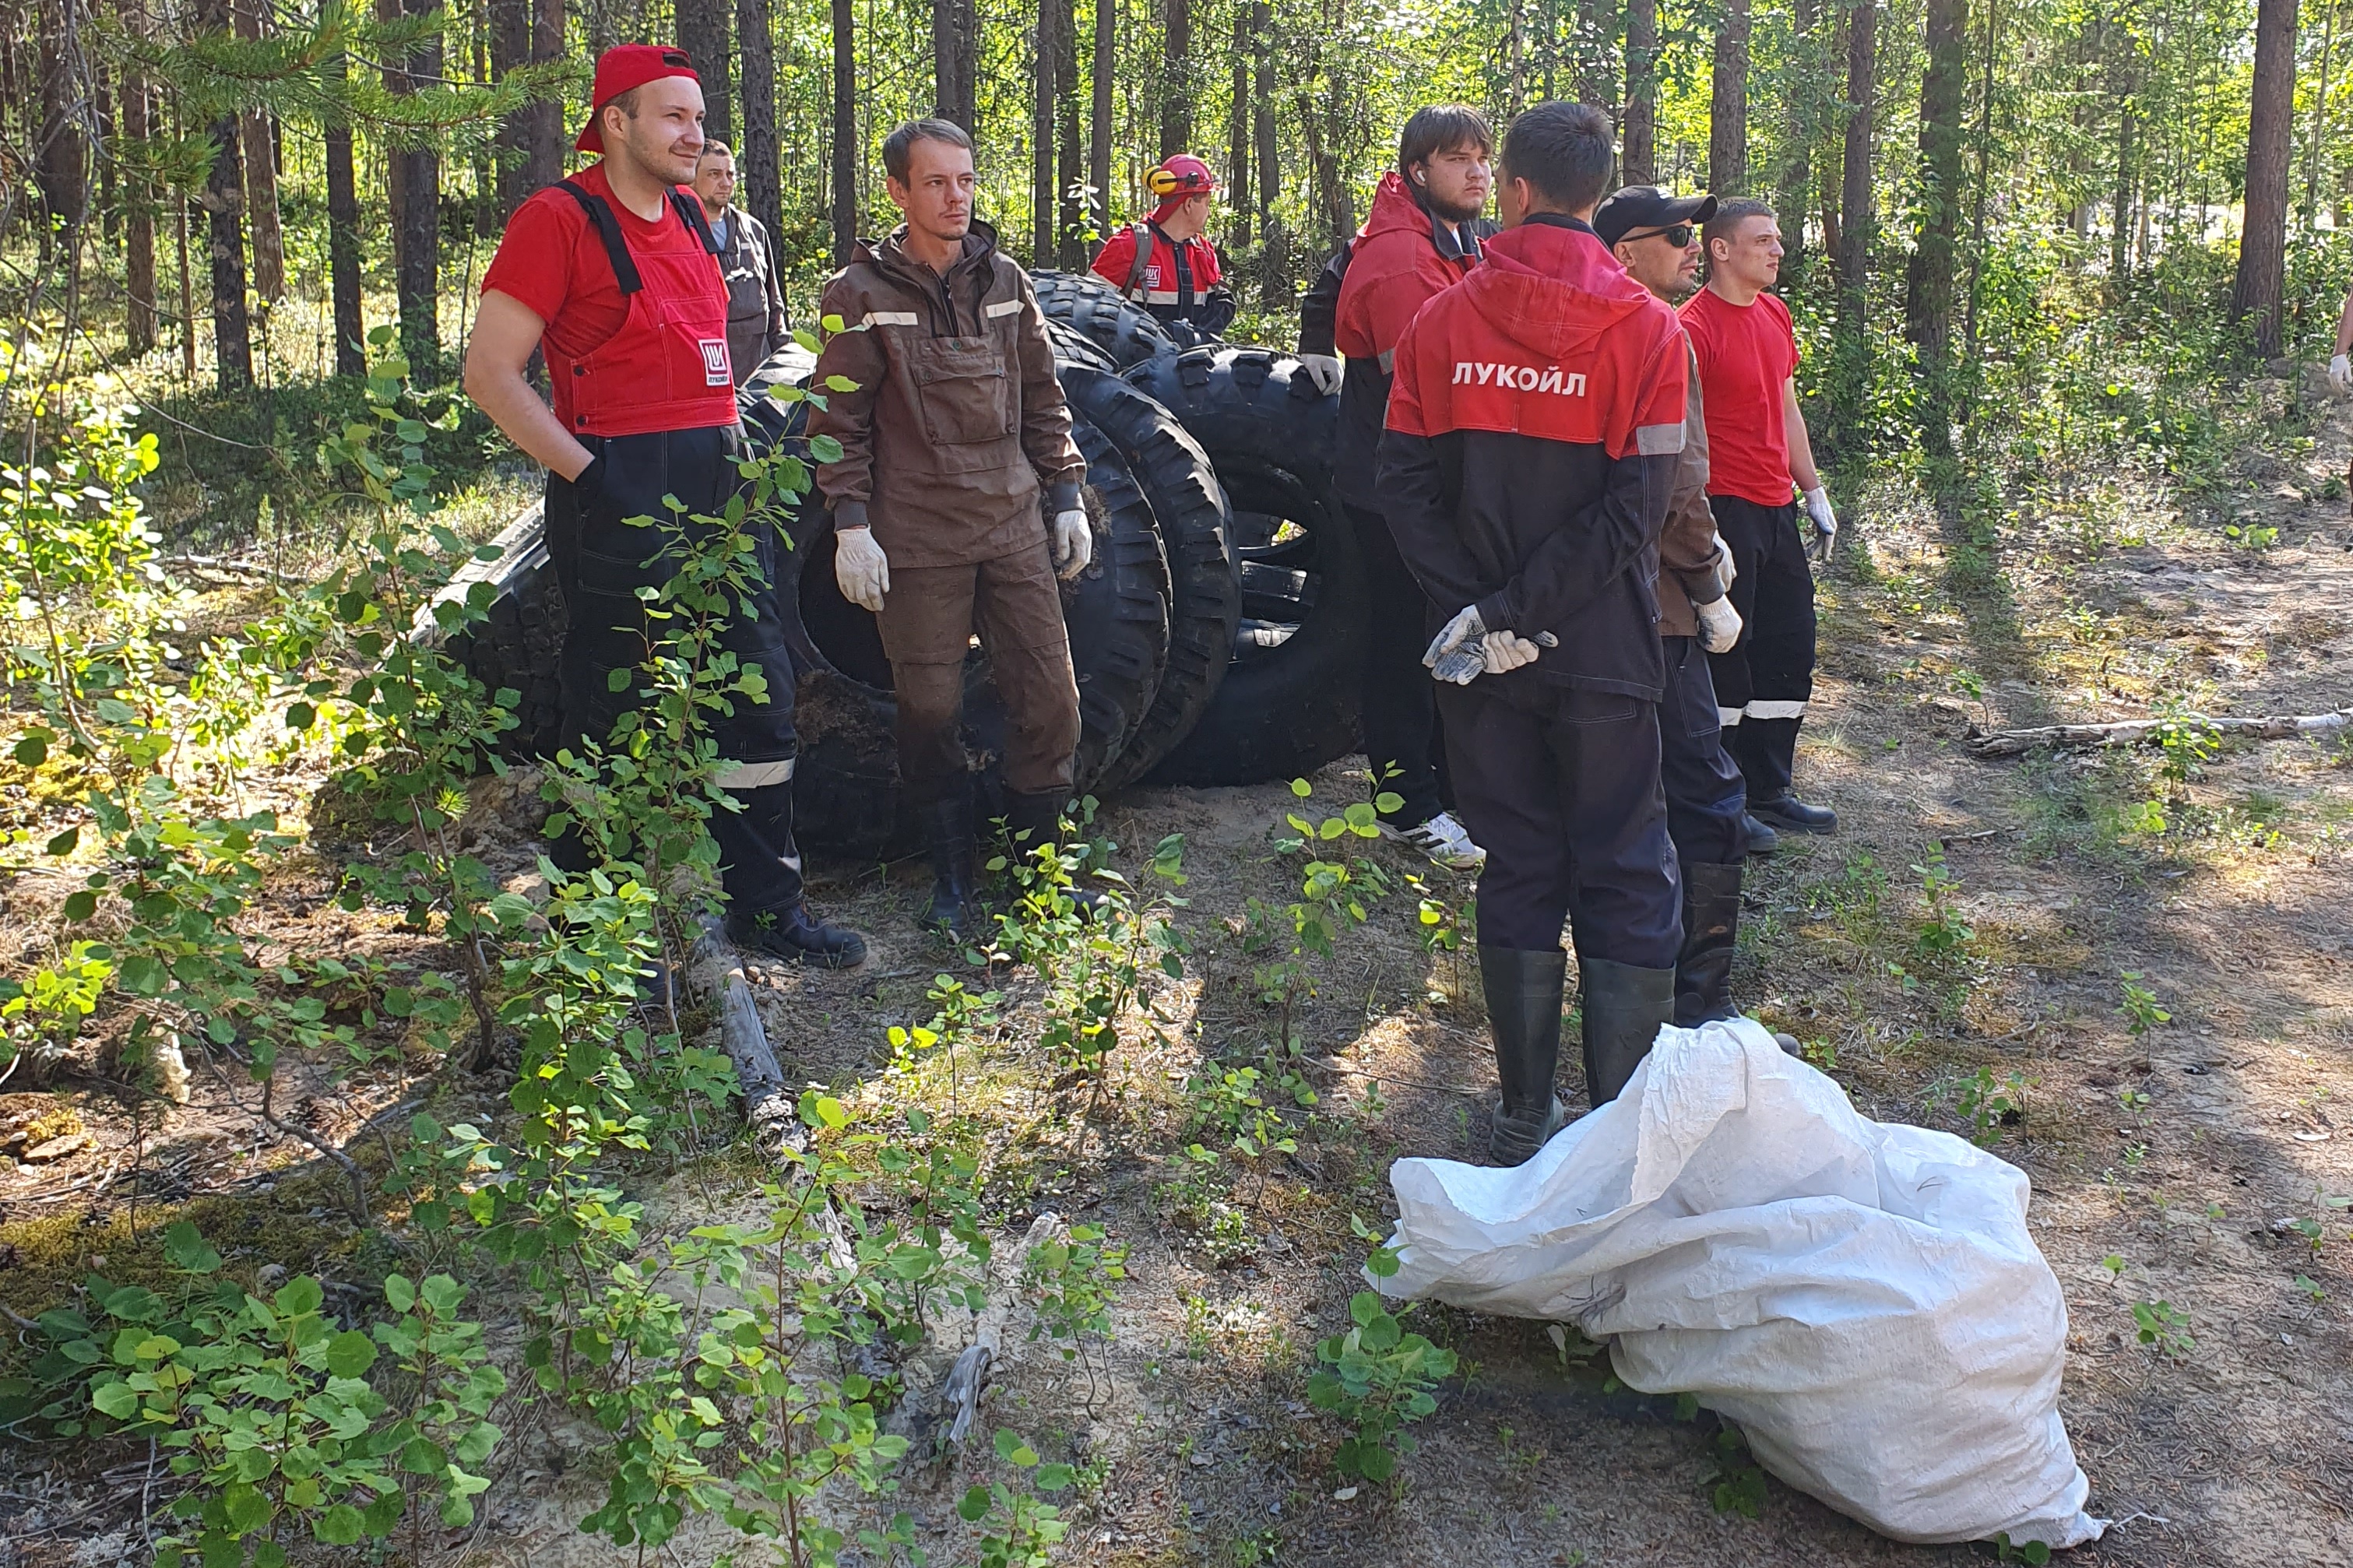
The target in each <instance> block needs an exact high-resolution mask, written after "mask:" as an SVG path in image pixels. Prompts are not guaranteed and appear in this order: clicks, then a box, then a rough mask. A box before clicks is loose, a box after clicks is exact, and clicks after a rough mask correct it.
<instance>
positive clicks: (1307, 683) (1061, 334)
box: [452, 272, 1368, 858]
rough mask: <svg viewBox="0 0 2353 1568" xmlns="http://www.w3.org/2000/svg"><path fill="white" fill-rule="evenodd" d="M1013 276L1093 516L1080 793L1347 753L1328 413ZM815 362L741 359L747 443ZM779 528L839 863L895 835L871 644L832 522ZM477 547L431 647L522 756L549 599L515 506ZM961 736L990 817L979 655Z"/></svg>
mask: <svg viewBox="0 0 2353 1568" xmlns="http://www.w3.org/2000/svg"><path fill="white" fill-rule="evenodd" d="M1034 278H1035V282H1036V285H1037V290H1038V300H1039V306H1040V307H1041V309H1042V310H1044V312H1045V314H1046V317H1047V324H1048V331H1049V333H1050V336H1051V337H1052V338H1053V340H1054V345H1055V363H1056V366H1057V374H1058V375H1059V378H1060V382H1061V384H1062V391H1063V394H1064V395H1065V396H1066V397H1067V398H1068V400H1069V402H1070V405H1071V423H1072V427H1073V435H1074V437H1075V438H1076V440H1077V443H1078V447H1079V450H1080V452H1081V454H1082V456H1084V457H1085V458H1086V461H1087V474H1086V483H1085V487H1084V492H1083V494H1084V500H1085V504H1086V508H1087V510H1088V511H1089V513H1090V514H1091V515H1092V517H1093V519H1094V523H1095V541H1096V542H1095V557H1094V563H1093V565H1092V566H1091V567H1090V568H1089V569H1088V570H1087V571H1086V572H1085V573H1084V574H1082V575H1081V576H1080V577H1079V579H1078V580H1077V581H1075V582H1072V583H1069V584H1064V585H1063V589H1062V595H1063V610H1064V614H1065V616H1066V617H1067V619H1068V621H1069V625H1070V632H1071V658H1072V662H1073V664H1074V666H1075V667H1076V670H1077V675H1078V682H1079V708H1080V716H1081V721H1082V736H1081V741H1080V745H1079V757H1078V783H1079V787H1080V789H1081V790H1082V791H1086V792H1092V793H1096V794H1102V793H1103V792H1107V791H1110V790H1114V789H1118V788H1120V787H1122V786H1123V785H1125V784H1134V783H1137V782H1144V783H1147V784H1253V783H1258V782H1260V781H1262V780H1266V779H1270V778H1278V777H1288V776H1291V775H1293V774H1296V773H1304V772H1307V771H1310V770H1312V769H1314V768H1317V767H1320V766H1322V765H1323V764H1324V763H1327V762H1330V761H1331V760H1332V759H1334V758H1335V757H1338V756H1341V755H1344V754H1345V753H1346V752H1348V751H1350V750H1351V749H1353V747H1354V746H1355V744H1356V720H1357V714H1356V678H1355V668H1356V659H1357V651H1358V649H1359V647H1360V646H1361V644H1362V642H1363V639H1364V638H1365V637H1366V635H1367V632H1368V627H1367V626H1366V579H1365V571H1364V564H1363V561H1362V559H1361V557H1360V555H1359V553H1358V551H1357V546H1356V538H1355V536H1354V534H1353V533H1352V532H1351V531H1350V530H1349V527H1348V523H1347V521H1346V518H1345V515H1344V514H1343V513H1342V511H1341V510H1340V508H1339V505H1338V503H1337V502H1336V501H1335V500H1334V499H1333V496H1332V493H1331V486H1332V468H1331V462H1332V445H1333V436H1334V432H1335V427H1336V424H1337V417H1338V399H1337V398H1336V397H1335V396H1330V395H1324V394H1322V393H1319V392H1318V391H1317V390H1316V388H1315V386H1314V383H1313V382H1312V381H1310V380H1309V379H1308V378H1307V377H1306V376H1305V375H1304V374H1301V373H1300V369H1299V365H1298V362H1297V361H1296V360H1294V359H1293V358H1291V357H1290V356H1289V355H1285V354H1278V353H1269V352H1268V351H1265V350H1262V349H1251V348H1235V347H1228V346H1220V345H1208V346H1203V347H1198V348H1189V349H1185V348H1179V346H1178V345H1177V344H1176V342H1174V341H1173V340H1172V339H1171V337H1170V335H1169V334H1168V332H1167V331H1165V330H1164V329H1163V328H1162V327H1161V325H1160V323H1159V322H1157V321H1155V320H1154V319H1153V318H1152V316H1151V315H1150V314H1149V313H1148V312H1146V311H1145V310H1142V309H1141V308H1140V307H1137V306H1135V305H1134V304H1132V303H1131V302H1130V301H1129V300H1126V299H1125V298H1124V297H1123V296H1122V295H1121V294H1120V293H1119V291H1118V290H1116V289H1113V288H1111V287H1110V286H1109V285H1107V284H1105V283H1103V281H1102V280H1101V279H1094V278H1092V277H1081V276H1074V275H1071V274H1067V273H1055V272H1039V273H1037V274H1035V275H1034ZM813 369H814V364H813V362H812V360H811V358H810V356H809V355H808V354H807V353H806V352H805V351H801V350H798V349H787V350H786V351H785V352H784V353H780V354H778V355H777V356H776V359H774V360H772V361H770V362H769V363H768V364H766V365H765V366H763V367H762V370H761V372H760V374H758V375H756V376H755V377H754V381H753V384H752V385H751V386H750V387H748V388H746V389H745V393H744V398H743V403H744V417H745V423H746V425H747V426H749V427H750V428H751V429H752V431H753V433H754V438H755V439H759V440H764V441H767V442H786V443H791V442H797V441H798V440H799V439H800V437H801V430H800V425H801V419H802V409H801V407H800V406H799V405H779V404H776V403H775V402H773V401H772V400H770V399H769V398H768V397H766V396H765V388H766V386H767V385H768V384H773V383H776V382H787V383H795V384H797V383H802V382H805V381H806V380H807V377H808V375H809V374H810V373H811V372H812V370H813ZM790 531H791V533H792V536H793V537H792V548H790V549H789V550H786V551H784V552H779V565H778V568H777V571H778V577H779V581H778V584H777V597H778V600H779V601H780V603H781V604H782V605H783V607H784V612H785V618H786V623H787V624H786V639H787V641H788V642H789V643H790V645H791V647H792V649H793V653H794V656H795V659H796V661H797V669H796V675H797V680H798V684H797V690H796V695H797V724H798V728H799V731H800V737H801V754H800V762H799V765H798V767H797V771H796V773H795V777H796V781H797V784H796V789H797V805H798V806H799V817H800V832H801V837H802V840H803V842H804V844H806V845H807V847H811V848H814V849H818V850H820V851H824V852H828V853H832V854H836V855H844V856H850V857H858V858H872V857H876V856H883V855H890V854H893V853H897V852H900V851H902V850H903V849H905V848H907V847H911V846H912V845H913V841H914V836H913V831H912V827H913V825H912V824H911V823H910V822H909V821H908V820H907V819H906V817H905V815H904V813H903V812H902V809H901V803H900V799H899V787H898V772H897V765H896V760H895V758H896V747H895V744H894V740H893V732H892V731H893V727H894V717H895V715H894V710H893V705H892V696H891V669H890V663H889V661H888V660H887V659H886V658H884V657H883V654H882V643H881V635H880V633H879V631H878V630H877V628H876V626H875V621H874V617H873V616H871V614H869V613H868V612H866V611H865V610H863V609H860V608H859V607H858V606H857V605H852V604H850V603H849V601H848V600H847V599H845V598H843V597H842V595H841V594H840V591H839V589H838V588H837V587H836V586H835V583H834V574H833V552H834V535H833V521H832V518H831V517H830V515H828V513H826V512H825V511H823V510H820V509H818V508H816V507H813V506H812V507H810V508H809V509H807V510H806V511H805V513H804V514H803V516H802V518H801V519H800V520H799V524H798V526H795V527H793V528H792V529H791V530H790ZM499 543H500V544H501V546H502V549H501V554H500V556H499V559H498V560H496V561H494V562H490V563H484V564H483V565H480V566H479V567H476V568H474V569H472V570H470V573H469V574H468V575H469V577H473V576H480V577H481V578H484V579H487V580H489V581H490V582H491V584H493V587H494V589H495V591H496V596H495V597H494V599H493V600H492V604H491V616H490V620H489V622H488V624H487V625H486V626H482V627H480V628H479V629H477V630H476V631H475V632H474V633H472V634H470V636H468V637H465V638H464V639H463V640H461V641H459V642H458V643H455V644H453V647H452V651H453V652H455V653H457V654H458V655H459V657H460V658H463V659H464V660H465V661H466V662H467V664H468V665H469V667H470V668H472V670H473V671H474V673H475V674H476V675H477V676H478V677H479V678H480V679H482V680H484V681H485V682H486V683H487V684H489V685H491V686H492V687H493V688H498V687H506V688H511V689H514V690H516V691H517V692H519V693H520V694H521V695H522V699H523V710H522V715H521V718H522V723H521V726H520V727H519V728H518V729H517V730H516V731H514V732H513V733H512V735H511V736H510V737H509V739H510V742H511V744H512V748H513V749H514V750H515V751H516V752H519V753H524V754H528V753H531V752H545V751H548V750H550V749H552V748H553V747H554V745H555V744H557V743H559V742H560V738H561V737H560V734H559V727H558V724H557V721H556V713H555V706H554V697H555V683H554V648H555V647H556V646H557V644H558V643H560V641H561V639H562V629H563V624H564V623H563V614H564V607H563V604H562V595H561V594H560V593H559V592H558V591H557V590H556V588H555V585H554V574H553V573H552V572H551V571H550V570H549V568H548V565H547V554H546V550H545V546H544V543H543V540H542V538H541V531H540V527H539V521H538V516H537V509H536V508H534V509H533V510H531V511H528V512H526V513H524V514H523V515H522V517H520V518H518V519H517V520H516V521H515V523H514V524H513V525H512V526H511V527H510V528H509V529H508V530H507V531H506V532H505V533H504V534H503V535H501V538H500V540H499ZM457 586H458V587H459V588H460V589H462V587H463V586H464V585H463V584H459V585H457ZM965 723H966V736H965V739H966V743H967V746H968V748H969V750H970V751H971V752H972V755H973V756H974V758H975V760H976V764H977V765H978V766H979V769H980V777H981V780H982V791H983V796H984V799H983V809H984V810H987V809H988V808H989V807H991V806H993V805H994V804H995V797H996V792H997V787H998V786H997V778H996V774H995V769H994V766H993V763H994V759H995V758H996V757H997V756H998V755H999V754H1000V753H1001V751H1002V744H1003V738H1004V726H1005V715H1004V710H1003V706H1002V704H1001V703H1000V702H999V700H997V692H996V688H995V684H994V682H993V680H992V679H991V678H990V673H989V668H988V660H987V655H986V653H985V652H983V651H982V650H980V649H978V648H976V649H975V650H974V652H973V653H972V655H971V657H970V660H969V662H968V664H967V668H966V684H965Z"/></svg>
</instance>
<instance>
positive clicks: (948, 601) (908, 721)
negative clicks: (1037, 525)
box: [878, 536, 1079, 807]
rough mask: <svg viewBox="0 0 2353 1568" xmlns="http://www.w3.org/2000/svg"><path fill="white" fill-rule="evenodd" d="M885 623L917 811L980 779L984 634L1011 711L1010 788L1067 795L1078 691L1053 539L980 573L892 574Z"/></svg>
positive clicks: (904, 761)
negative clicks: (977, 701) (976, 729)
mask: <svg viewBox="0 0 2353 1568" xmlns="http://www.w3.org/2000/svg"><path fill="white" fill-rule="evenodd" d="M878 619H879V620H880V621H881V631H882V651H883V652H884V653H885V654H887V655H889V656H890V659H891V680H892V685H893V686H894V687H896V688H897V690H898V697H899V781H900V784H901V787H902V788H903V789H904V790H905V791H906V795H907V799H908V802H909V803H910V804H911V805H915V806H917V807H922V806H926V805H932V804H933V803H934V802H935V801H938V800H941V799H943V798H944V797H945V796H946V795H949V794H950V793H952V792H953V791H954V790H955V789H956V788H957V787H959V786H960V784H962V781H963V780H964V778H965V774H966V773H969V772H970V770H971V761H970V759H969V757H968V756H967V755H966V754H965V744H964V681H965V653H966V652H967V651H968V650H969V649H970V647H971V646H972V636H973V633H975V632H978V633H979V634H980V646H981V648H982V650H983V651H985V652H986V653H987V655H988V663H989V669H990V671H991V673H992V674H993V675H994V676H995V678H996V681H997V694H998V696H1000V697H1001V698H1003V699H1004V701H1005V721H1006V733H1005V787H1006V788H1007V789H1008V790H1010V791H1012V792H1014V793H1015V794H1017V795H1044V794H1048V793H1050V792H1053V791H1060V792H1064V793H1065V794H1067V792H1068V791H1069V790H1070V788H1071V758H1072V755H1073V753H1075V752H1077V750H1078V745H1079V682H1078V678H1077V676H1076V675H1074V674H1073V673H1072V671H1071V637H1070V632H1069V630H1068V629H1067V628H1066V627H1065V626H1063V624H1062V599H1061V595H1060V592H1059V591H1058V590H1057V588H1056V585H1055V582H1054V566H1053V562H1052V559H1051V557H1050V556H1049V555H1048V553H1047V549H1046V541H1045V539H1044V538H1043V537H1042V536H1041V537H1040V538H1039V540H1038V542H1036V543H1035V544H1032V545H1029V546H1027V547H1025V548H1023V549H1020V550H1017V551H1015V552H1013V553H1012V554H1010V555H1000V556H997V557H996V558H994V559H993V560H988V561H976V562H974V563H971V564H969V565H964V566H894V567H892V569H891V591H890V592H889V593H888V594H886V595H883V598H882V614H881V616H879V617H878Z"/></svg>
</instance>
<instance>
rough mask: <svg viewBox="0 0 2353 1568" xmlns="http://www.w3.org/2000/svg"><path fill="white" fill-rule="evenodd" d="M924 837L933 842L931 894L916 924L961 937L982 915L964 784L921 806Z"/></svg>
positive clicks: (968, 799) (968, 789)
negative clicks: (929, 803) (941, 797)
mask: <svg viewBox="0 0 2353 1568" xmlns="http://www.w3.org/2000/svg"><path fill="white" fill-rule="evenodd" d="M922 816H923V837H925V838H926V839H927V840H929V841H930V844H931V847H932V896H931V899H930V900H929V901H927V902H926V903H925V904H924V905H923V913H922V914H919V915H917V916H916V917H915V923H916V924H918V925H921V926H923V927H924V928H925V929H926V930H930V931H945V932H947V934H948V935H950V936H952V937H954V938H955V940H956V941H958V942H962V941H964V940H965V938H967V937H969V936H970V935H971V934H972V932H973V928H974V927H975V926H976V925H977V924H978V923H979V921H980V919H981V912H982V911H981V908H980V868H979V864H978V852H977V850H976V847H975V846H974V844H973V840H972V791H971V787H970V786H969V785H965V786H962V787H959V788H958V789H956V790H955V791H954V792H952V793H951V794H949V795H946V796H945V797H944V798H943V799H940V800H935V801H934V802H933V803H932V804H931V805H927V806H925V807H923V812H922Z"/></svg>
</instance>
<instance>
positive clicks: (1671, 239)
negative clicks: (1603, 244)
mask: <svg viewBox="0 0 2353 1568" xmlns="http://www.w3.org/2000/svg"><path fill="white" fill-rule="evenodd" d="M1698 232H1699V231H1698V230H1697V229H1695V228H1694V227H1693V226H1691V225H1689V224H1687V223H1675V224H1669V225H1668V226H1666V227H1664V228H1650V229H1644V230H1643V231H1642V232H1641V233H1640V234H1630V235H1626V236H1624V237H1622V238H1620V241H1619V243H1620V245H1622V244H1624V243H1625V242H1626V240H1629V239H1663V240H1665V241H1666V242H1667V243H1668V244H1669V245H1672V246H1673V247H1675V248H1676V249H1677V250H1686V249H1689V248H1690V247H1691V242H1692V237H1693V236H1694V235H1696V234H1697V233H1698Z"/></svg>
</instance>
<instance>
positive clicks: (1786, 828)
mask: <svg viewBox="0 0 2353 1568" xmlns="http://www.w3.org/2000/svg"><path fill="white" fill-rule="evenodd" d="M1748 815H1749V816H1754V817H1757V819H1759V820H1760V821H1762V822H1763V823H1765V825H1766V826H1768V827H1775V828H1778V829H1779V830H1780V831H1781V832H1783V833H1836V832H1837V831H1838V813H1837V812H1835V811H1832V810H1831V808H1830V807H1829V806H1827V805H1810V804H1809V803H1808V802H1805V801H1802V800H1799V798H1798V797H1797V796H1796V795H1782V796H1781V797H1780V798H1779V799H1778V800H1758V799H1757V798H1756V797H1755V796H1754V795H1751V796H1750V797H1749V800H1748ZM1752 853H1753V851H1752Z"/></svg>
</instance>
